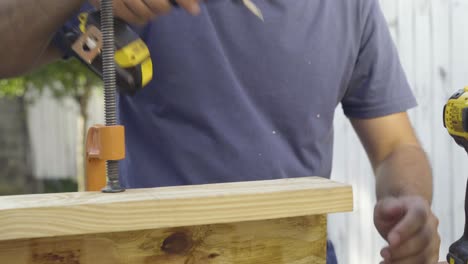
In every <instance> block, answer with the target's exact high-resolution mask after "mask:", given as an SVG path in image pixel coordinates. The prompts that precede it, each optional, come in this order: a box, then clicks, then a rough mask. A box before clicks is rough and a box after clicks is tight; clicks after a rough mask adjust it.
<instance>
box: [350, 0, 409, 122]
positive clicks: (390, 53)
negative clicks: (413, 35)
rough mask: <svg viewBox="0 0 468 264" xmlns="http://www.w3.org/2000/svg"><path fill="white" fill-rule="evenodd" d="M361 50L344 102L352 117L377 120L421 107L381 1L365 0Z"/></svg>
mask: <svg viewBox="0 0 468 264" xmlns="http://www.w3.org/2000/svg"><path fill="white" fill-rule="evenodd" d="M364 2H365V4H364V5H363V6H364V8H363V10H362V12H363V16H362V17H363V18H364V20H363V30H362V36H361V43H360V50H359V54H358V58H357V61H356V63H355V67H354V70H353V72H352V76H351V79H350V82H349V85H348V87H347V91H346V93H345V95H344V97H343V99H342V101H341V103H342V107H343V111H344V113H345V115H346V116H348V117H351V118H373V117H379V116H384V115H388V114H392V113H397V112H403V111H406V110H408V109H409V108H412V107H415V106H416V105H417V103H416V99H415V97H414V95H413V93H412V90H411V88H410V86H409V84H408V81H407V78H406V76H405V73H404V71H403V68H402V66H401V63H400V59H399V57H398V52H397V50H396V47H395V45H394V43H393V40H392V38H391V35H390V31H389V28H388V25H387V22H386V20H385V18H384V15H383V13H382V11H381V8H380V5H379V2H378V1H377V0H365V1H364Z"/></svg>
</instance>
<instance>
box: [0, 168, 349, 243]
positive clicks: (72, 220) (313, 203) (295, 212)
mask: <svg viewBox="0 0 468 264" xmlns="http://www.w3.org/2000/svg"><path fill="white" fill-rule="evenodd" d="M352 207H353V199H352V189H351V187H350V186H348V185H345V184H341V183H337V182H333V181H330V180H328V179H324V178H318V177H307V178H295V179H280V180H270V181H255V182H238V183H224V184H210V185H199V186H179V187H165V188H153V189H139V190H127V191H126V192H124V193H119V194H104V193H99V192H85V193H67V194H41V195H24V196H9V197H0V234H1V236H0V241H1V240H11V239H21V238H38V237H54V236H65V235H81V234H92V233H109V232H120V231H132V230H145V229H160V228H168V227H181V226H193V225H206V224H220V223H233V222H241V221H253V220H265V219H277V218H286V217H295V216H305V215H315V214H328V213H334V212H345V211H351V210H352Z"/></svg>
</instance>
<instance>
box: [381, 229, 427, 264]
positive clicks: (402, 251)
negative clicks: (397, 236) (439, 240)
mask: <svg viewBox="0 0 468 264" xmlns="http://www.w3.org/2000/svg"><path fill="white" fill-rule="evenodd" d="M431 232H432V231H431V229H430V228H424V229H422V230H421V231H420V232H419V233H417V234H416V235H414V236H413V237H411V238H409V239H408V240H406V241H405V242H403V243H401V244H400V245H399V246H397V247H395V248H390V249H388V250H389V253H390V257H391V259H392V260H400V259H405V258H407V257H410V256H414V255H417V254H418V253H419V252H421V251H423V250H424V249H425V248H426V247H427V246H428V245H431V243H432V240H433V239H435V238H434V234H432V233H431Z"/></svg>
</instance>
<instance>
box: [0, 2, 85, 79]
mask: <svg viewBox="0 0 468 264" xmlns="http://www.w3.org/2000/svg"><path fill="white" fill-rule="evenodd" d="M84 2H85V1H84V0H66V1H64V0H2V1H0V32H2V42H1V44H0V58H2V63H1V64H0V78H7V77H12V76H16V75H20V74H23V73H25V72H27V71H29V70H31V69H34V68H35V67H37V66H39V65H41V64H44V63H47V62H49V61H52V60H54V59H55V58H58V57H59V56H60V53H59V52H58V51H57V50H56V49H54V48H52V47H49V43H50V41H51V39H52V37H53V34H54V33H55V31H56V30H57V29H59V28H60V26H61V25H63V24H64V23H65V22H66V21H67V19H68V18H69V17H70V16H71V15H72V14H73V12H74V11H76V10H77V9H78V8H79V7H80V6H81V5H82V4H83V3H84Z"/></svg>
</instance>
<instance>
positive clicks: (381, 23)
mask: <svg viewBox="0 0 468 264" xmlns="http://www.w3.org/2000/svg"><path fill="white" fill-rule="evenodd" d="M255 3H256V4H257V5H258V7H259V8H260V9H261V10H262V12H263V15H264V18H265V21H264V22H262V21H261V20H259V19H258V18H257V17H255V16H254V15H253V14H252V13H250V12H249V11H248V10H247V9H246V8H245V7H244V6H242V5H240V4H239V3H238V1H235V0H207V1H205V2H204V3H203V4H202V13H201V14H200V15H199V16H196V17H193V16H191V15H188V14H187V13H186V12H185V11H183V10H175V11H173V12H171V13H170V14H168V15H166V16H162V17H159V18H157V19H156V20H154V21H153V22H152V23H150V24H148V25H147V26H145V27H143V28H141V29H138V31H139V33H140V34H141V36H142V38H143V39H144V40H145V41H146V43H147V45H148V46H149V48H150V51H151V53H152V59H153V64H154V79H153V81H152V82H151V83H150V85H149V86H147V87H146V88H145V89H144V90H142V91H141V92H139V93H138V94H137V95H135V96H134V97H131V96H125V95H122V96H121V97H120V100H119V111H120V121H121V123H122V124H123V125H125V127H126V147H127V157H126V159H125V160H124V161H123V162H121V169H122V175H121V177H122V182H123V184H124V185H125V186H126V187H132V188H137V187H154V186H166V185H181V184H203V183H213V182H228V181H249V180H260V179H274V178H285V177H301V176H312V175H313V176H322V177H329V176H330V171H331V168H332V155H333V153H332V150H333V145H332V144H333V117H334V113H335V109H336V107H337V105H338V104H339V103H342V106H343V110H344V113H345V114H346V115H347V116H348V117H353V118H372V117H378V116H383V115H387V114H391V113H395V112H401V111H405V110H407V109H408V108H410V107H413V106H415V105H416V101H415V98H414V96H413V94H412V92H411V89H410V88H409V85H408V83H407V80H406V77H405V74H404V72H403V70H402V67H401V65H400V62H399V58H398V55H397V51H396V49H395V47H394V44H393V42H392V39H391V37H390V34H389V31H388V28H387V24H386V21H385V19H384V17H383V15H382V12H381V10H380V6H379V3H378V1H377V0H257V1H255ZM58 45H59V46H60V44H59V43H58Z"/></svg>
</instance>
